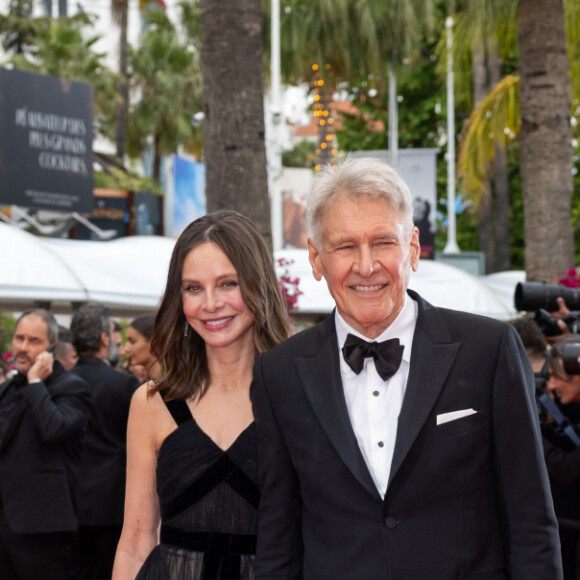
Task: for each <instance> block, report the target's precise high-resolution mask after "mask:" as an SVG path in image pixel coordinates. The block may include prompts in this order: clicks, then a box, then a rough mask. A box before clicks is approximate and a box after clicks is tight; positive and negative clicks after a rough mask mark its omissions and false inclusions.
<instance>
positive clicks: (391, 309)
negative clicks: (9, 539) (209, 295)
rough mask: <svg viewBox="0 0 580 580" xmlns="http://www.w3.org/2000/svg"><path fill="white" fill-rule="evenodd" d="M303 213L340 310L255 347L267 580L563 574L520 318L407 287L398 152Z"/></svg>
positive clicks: (416, 250) (329, 188) (315, 191)
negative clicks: (500, 316)
mask: <svg viewBox="0 0 580 580" xmlns="http://www.w3.org/2000/svg"><path fill="white" fill-rule="evenodd" d="M307 217H308V223H309V231H310V236H311V237H310V239H309V252H310V262H311V264H312V267H313V271H314V275H315V277H316V278H317V279H318V280H320V279H321V278H323V277H324V278H325V280H326V283H327V284H328V287H329V290H330V292H331V294H332V296H333V298H334V300H335V302H336V310H335V312H334V313H333V315H332V316H331V317H330V318H328V319H327V320H326V321H324V322H322V323H321V324H319V325H317V326H315V327H313V328H311V329H309V330H306V331H304V332H302V333H299V334H297V335H295V336H293V337H292V338H290V339H289V340H287V341H286V342H285V343H283V344H282V345H279V346H278V347H276V348H274V349H272V350H270V351H268V352H266V353H263V354H262V355H260V357H258V359H257V361H256V365H255V369H254V382H253V401H254V413H255V418H256V427H257V435H258V475H259V485H260V489H261V499H260V518H259V528H258V547H257V555H256V580H277V579H282V578H284V579H289V578H300V579H302V578H303V579H305V580H336V579H338V578H340V580H361V579H365V580H367V579H368V580H459V579H466V580H467V579H470V580H475V579H476V578H477V579H478V580H483V579H484V578H485V579H486V580H508V579H509V580H548V579H550V580H560V579H561V574H562V572H561V563H560V561H559V545H558V533H557V527H556V522H555V518H554V513H553V507H552V503H551V498H550V492H549V486H548V481H547V476H546V469H545V465H544V462H543V458H542V450H541V441H540V432H539V424H538V417H537V409H536V405H535V401H534V380H533V375H532V371H531V368H530V366H529V363H528V361H527V359H526V356H525V353H524V350H523V347H522V344H521V341H520V340H519V338H518V336H517V334H516V333H515V331H514V329H513V328H512V327H511V326H510V325H508V324H505V323H502V322H498V321H496V320H492V319H489V318H484V317H479V316H475V315H470V314H466V313H462V312H458V311H453V310H446V309H441V308H436V307H434V306H432V305H431V304H429V303H428V302H426V301H425V300H423V299H422V298H421V297H420V296H419V295H418V294H416V293H414V292H412V291H407V285H408V281H409V276H410V272H411V270H416V269H417V267H418V264H419V255H420V246H419V232H418V230H417V228H415V227H414V226H413V222H412V201H411V195H410V193H409V190H408V188H407V186H406V185H405V183H404V182H403V181H402V180H401V179H400V177H399V176H398V175H397V174H396V173H395V172H394V171H393V170H392V169H391V168H390V167H388V166H387V165H385V164H383V163H380V162H379V161H376V160H371V159H355V160H348V161H346V162H345V163H344V164H342V165H341V166H339V167H338V169H336V170H331V169H330V168H329V169H327V170H324V171H323V172H322V173H321V174H319V175H317V177H315V181H314V184H313V187H312V190H311V193H310V197H309V201H308V214H307ZM383 343H384V344H383Z"/></svg>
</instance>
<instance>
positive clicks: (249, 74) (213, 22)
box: [200, 0, 272, 246]
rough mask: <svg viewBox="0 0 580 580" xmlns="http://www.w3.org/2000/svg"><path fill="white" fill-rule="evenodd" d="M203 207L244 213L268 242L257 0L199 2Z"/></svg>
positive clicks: (210, 0) (258, 0)
mask: <svg viewBox="0 0 580 580" xmlns="http://www.w3.org/2000/svg"><path fill="white" fill-rule="evenodd" d="M200 6H201V27H202V47H201V53H202V67H203V103H204V105H203V109H204V115H205V124H204V127H205V136H204V163H205V170H206V196H207V209H208V211H215V210H218V209H234V210H237V211H239V212H241V213H243V214H245V215H246V216H248V217H249V218H250V219H251V220H252V221H253V222H254V223H255V224H256V226H257V227H258V229H259V230H260V231H261V232H262V233H263V234H264V236H265V237H266V239H267V241H268V243H269V244H270V246H271V243H272V234H271V226H270V199H269V197H268V180H267V171H266V150H265V144H264V87H263V80H262V66H263V61H262V10H261V5H260V0H221V1H220V2H216V1H215V0H201V4H200Z"/></svg>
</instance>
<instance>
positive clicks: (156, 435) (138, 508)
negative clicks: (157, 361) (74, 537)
mask: <svg viewBox="0 0 580 580" xmlns="http://www.w3.org/2000/svg"><path fill="white" fill-rule="evenodd" d="M171 421H172V419H171V416H170V415H169V414H168V413H167V411H166V410H165V408H164V404H163V401H162V400H161V397H160V395H159V394H156V395H155V396H153V397H151V398H148V397H147V384H144V385H141V387H139V388H138V389H137V391H135V394H134V395H133V398H132V400H131V408H130V411H129V422H128V425H127V490H126V495H125V519H124V523H123V532H122V533H121V539H120V540H119V545H118V546H117V554H116V556H115V564H114V568H113V580H134V578H135V576H136V575H137V573H138V572H139V569H140V568H141V566H142V565H143V562H144V561H145V559H146V558H147V556H148V555H149V553H150V552H151V550H152V549H153V548H154V547H155V546H156V545H157V543H158V541H159V540H158V528H159V521H160V514H159V497H158V496H157V490H156V475H155V469H156V466H157V452H158V450H159V446H160V445H161V442H162V441H163V439H164V437H165V436H166V435H167V428H168V425H170V422H171ZM173 427H174V425H173ZM169 429H170V430H171V429H172V427H169Z"/></svg>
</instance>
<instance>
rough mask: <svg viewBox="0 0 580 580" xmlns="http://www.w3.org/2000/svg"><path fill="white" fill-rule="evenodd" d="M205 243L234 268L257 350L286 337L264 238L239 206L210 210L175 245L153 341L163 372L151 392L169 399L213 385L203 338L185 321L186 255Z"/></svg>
mask: <svg viewBox="0 0 580 580" xmlns="http://www.w3.org/2000/svg"><path fill="white" fill-rule="evenodd" d="M203 243H214V244H216V245H217V246H218V247H219V248H220V249H221V250H222V252H223V253H224V254H225V255H226V256H227V257H228V259H229V260H230V262H231V263H232V264H233V266H234V268H235V269H236V273H237V275H238V283H239V285H240V292H241V294H242V298H243V300H244V303H245V305H246V306H247V308H248V310H249V311H250V313H251V314H252V316H253V317H254V326H253V341H254V349H255V353H256V356H257V355H258V354H259V353H261V352H263V351H265V350H268V349H269V348H272V347H273V346H275V345H276V344H278V343H280V342H282V341H283V340H284V339H286V338H287V337H288V334H289V323H288V316H287V312H286V308H285V305H284V301H283V298H282V294H281V292H280V287H279V285H278V280H277V278H276V274H275V272H274V265H273V261H272V256H271V254H270V251H269V250H268V246H267V245H266V242H265V240H264V238H263V237H262V235H261V234H260V232H259V231H258V229H257V228H256V227H255V226H254V224H253V223H252V222H251V221H250V220H249V219H248V218H247V217H245V216H243V215H242V214H240V213H238V212H235V211H229V210H221V211H216V212H214V213H210V214H207V215H205V216H203V217H201V218H199V219H197V220H195V221H194V222H192V223H191V224H189V226H187V228H185V230H184V231H183V233H182V234H181V236H179V239H178V240H177V242H176V244H175V248H174V249H173V254H172V256H171V261H170V263H169V272H168V274H167V285H166V288H165V293H164V295H163V299H162V301H161V305H160V307H159V310H158V311H157V316H156V317H155V331H154V333H153V339H152V341H151V350H152V352H153V353H154V354H155V356H157V358H158V361H159V365H160V372H159V375H158V377H157V378H156V379H155V381H154V382H153V383H152V384H151V386H150V389H149V394H150V395H153V394H154V393H156V392H159V391H162V392H163V393H164V396H165V398H166V399H168V400H169V399H188V398H190V397H192V396H193V395H195V394H196V393H198V392H199V393H200V396H203V395H204V393H205V391H206V390H207V387H208V385H209V381H210V376H209V368H208V364H207V357H206V351H205V343H204V341H203V340H202V338H201V337H200V336H199V335H198V334H197V333H196V332H195V331H194V330H193V329H192V328H189V329H188V335H187V336H184V330H185V326H186V323H187V321H186V319H185V315H184V314H183V303H182V282H181V277H182V270H183V262H184V260H185V257H186V256H187V254H188V253H189V252H190V251H191V250H192V249H193V248H195V247H196V246H197V245H199V244H203Z"/></svg>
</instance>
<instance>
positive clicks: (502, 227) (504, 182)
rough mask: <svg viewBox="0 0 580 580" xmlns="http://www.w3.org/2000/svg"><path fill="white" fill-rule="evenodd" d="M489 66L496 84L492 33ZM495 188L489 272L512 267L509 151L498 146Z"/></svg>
mask: <svg viewBox="0 0 580 580" xmlns="http://www.w3.org/2000/svg"><path fill="white" fill-rule="evenodd" d="M487 66H488V69H489V81H490V84H491V85H492V86H493V85H496V84H497V83H498V82H499V81H500V80H501V61H500V59H499V55H498V50H497V42H496V41H495V38H494V37H493V36H491V35H490V36H489V37H488V40H487ZM493 190H494V193H495V263H494V268H493V270H492V269H490V270H488V273H491V272H502V271H504V270H509V269H510V268H511V256H510V199H509V193H510V192H509V182H508V174H507V152H506V150H505V149H502V148H501V147H497V146H496V148H495V155H494V158H493Z"/></svg>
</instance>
